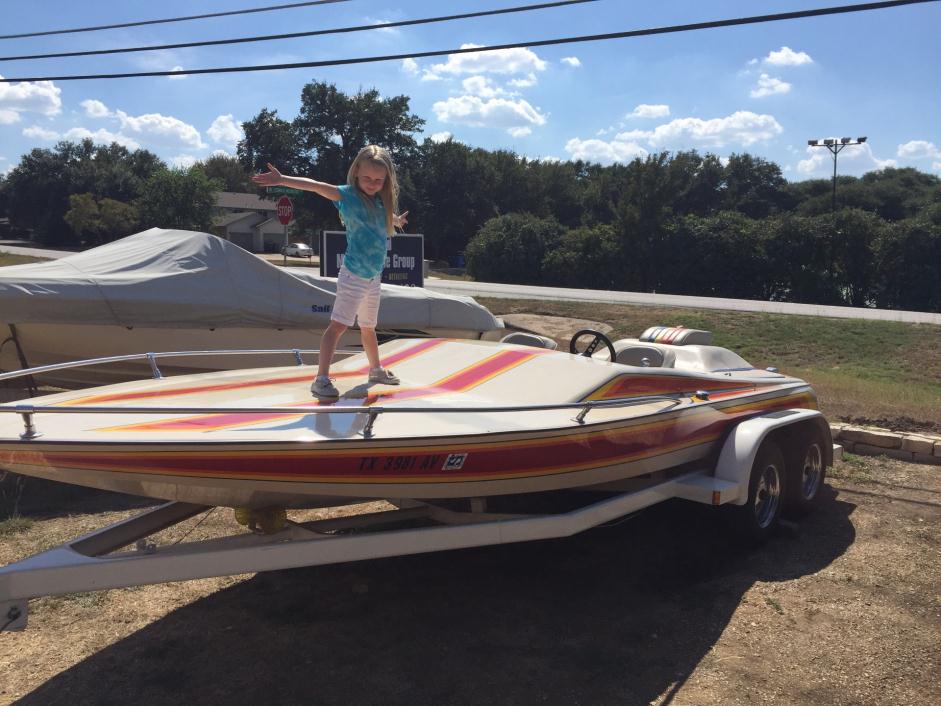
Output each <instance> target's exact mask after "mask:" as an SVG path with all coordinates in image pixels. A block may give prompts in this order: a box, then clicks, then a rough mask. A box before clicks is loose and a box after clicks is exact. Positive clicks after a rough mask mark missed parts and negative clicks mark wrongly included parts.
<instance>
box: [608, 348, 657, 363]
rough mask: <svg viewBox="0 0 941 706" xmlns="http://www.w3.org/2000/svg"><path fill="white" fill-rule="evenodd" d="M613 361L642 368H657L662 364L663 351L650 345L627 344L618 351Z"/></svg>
mask: <svg viewBox="0 0 941 706" xmlns="http://www.w3.org/2000/svg"><path fill="white" fill-rule="evenodd" d="M615 362H618V363H621V364H622V365H636V366H638V367H642V368H659V367H661V366H663V353H662V352H661V351H659V350H657V349H656V348H651V347H650V346H628V347H627V348H623V349H621V350H619V351H618V355H617V358H615Z"/></svg>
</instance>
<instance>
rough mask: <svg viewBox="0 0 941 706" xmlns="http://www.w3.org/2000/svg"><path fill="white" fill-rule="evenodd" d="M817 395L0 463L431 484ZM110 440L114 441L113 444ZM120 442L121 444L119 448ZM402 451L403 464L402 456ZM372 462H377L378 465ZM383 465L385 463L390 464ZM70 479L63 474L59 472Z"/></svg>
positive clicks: (577, 467) (673, 442) (718, 421)
mask: <svg viewBox="0 0 941 706" xmlns="http://www.w3.org/2000/svg"><path fill="white" fill-rule="evenodd" d="M813 406H814V399H813V395H812V393H810V392H807V391H801V392H797V393H794V394H790V395H782V396H778V397H774V398H770V399H763V400H743V401H741V403H739V404H733V403H726V404H725V406H723V407H720V408H716V407H714V406H712V405H705V404H704V405H701V406H697V407H694V408H691V409H688V410H686V411H682V412H678V413H672V414H666V415H664V417H662V418H661V417H655V418H653V419H652V420H651V419H648V420H637V421H635V422H628V423H604V424H601V425H599V426H598V428H595V429H591V428H589V429H584V428H581V427H576V428H572V429H566V430H564V431H562V432H561V433H554V434H553V433H546V432H539V433H533V434H532V435H531V436H530V437H529V438H519V437H520V435H519V434H516V433H514V434H513V436H514V437H515V438H513V439H508V440H500V439H499V438H496V439H495V437H494V436H492V435H491V436H488V437H479V436H477V437H462V438H457V439H454V440H451V441H448V442H446V443H441V444H422V445H419V446H392V447H390V446H389V445H388V443H387V442H374V443H371V442H365V441H363V442H341V443H339V444H336V443H330V442H319V443H317V444H315V445H312V446H310V447H309V448H304V449H301V450H297V449H293V448H284V447H281V448H279V449H273V450H257V449H251V448H244V447H250V446H251V445H250V444H246V445H244V447H243V448H238V449H231V448H230V449H229V450H222V451H214V450H211V449H208V448H207V447H210V446H212V444H204V445H198V446H197V445H194V448H192V449H186V448H184V449H183V450H179V447H177V448H178V450H175V451H166V452H162V451H155V450H154V449H153V447H149V448H141V447H140V445H138V444H134V445H128V451H127V452H122V451H121V448H120V447H121V445H120V444H89V445H88V447H87V448H86V449H83V450H81V451H74V450H66V449H63V450H61V451H59V450H56V448H55V447H50V448H46V449H39V448H35V449H34V450H32V451H30V452H28V455H29V456H31V457H32V460H31V461H29V460H27V459H26V458H25V456H26V455H27V454H26V453H23V456H24V458H19V459H18V458H17V456H18V454H19V453H22V452H18V451H8V452H2V451H0V463H3V464H7V465H13V464H16V463H24V464H25V463H32V465H44V466H51V467H55V468H60V469H75V470H96V471H104V472H109V471H110V472H115V473H119V472H120V473H142V474H153V475H163V476H169V477H199V478H218V479H229V480H249V481H293V482H303V483H312V484H316V483H336V482H341V483H348V484H361V485H369V484H377V483H383V484H402V485H407V484H431V483H463V482H472V481H481V480H503V479H515V478H531V477H537V476H549V475H555V474H559V473H572V472H577V471H582V470H587V469H592V468H602V467H606V466H613V465H617V464H624V463H629V462H632V461H638V460H642V459H646V458H653V457H656V456H660V455H663V454H666V453H669V452H672V451H676V450H680V449H685V448H691V447H695V446H699V445H704V444H706V445H708V444H711V443H713V442H716V441H718V440H719V439H721V438H722V436H723V435H724V433H725V432H726V430H727V429H728V428H729V427H730V426H731V425H732V424H734V423H736V422H739V421H741V420H743V419H745V418H747V417H751V416H754V415H756V414H762V413H767V412H771V411H775V410H779V409H790V408H794V407H813ZM108 446H111V447H112V449H111V450H110V451H109V450H108V449H107V447H108ZM115 447H117V448H115ZM452 454H467V457H466V460H465V461H464V463H463V465H462V466H461V467H460V468H459V469H456V470H453V471H446V472H445V471H443V466H444V464H445V461H446V459H447V458H448V456H449V455H452ZM401 459H406V462H400V460H401ZM376 464H378V465H379V467H378V468H377V467H376ZM386 466H388V468H387V467H386ZM63 480H67V478H63Z"/></svg>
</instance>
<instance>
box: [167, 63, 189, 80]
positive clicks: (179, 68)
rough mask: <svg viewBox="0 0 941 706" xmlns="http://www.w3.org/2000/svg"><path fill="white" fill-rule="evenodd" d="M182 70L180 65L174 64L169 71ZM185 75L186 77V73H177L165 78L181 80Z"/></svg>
mask: <svg viewBox="0 0 941 706" xmlns="http://www.w3.org/2000/svg"><path fill="white" fill-rule="evenodd" d="M182 70H183V67H182V66H174V67H173V68H172V69H170V71H182ZM186 77H187V75H186V74H177V75H176V76H167V78H168V79H170V80H171V81H182V80H183V79H185V78H186Z"/></svg>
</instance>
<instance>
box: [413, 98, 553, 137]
mask: <svg viewBox="0 0 941 706" xmlns="http://www.w3.org/2000/svg"><path fill="white" fill-rule="evenodd" d="M431 108H432V110H434V111H435V115H436V116H437V118H438V120H440V121H441V122H444V123H449V122H451V123H459V124H463V125H471V126H473V127H496V128H503V129H507V130H509V129H511V128H519V127H531V126H533V125H544V124H545V122H546V119H545V117H544V116H543V115H542V114H541V113H540V112H539V111H538V110H537V109H536V108H534V107H533V106H531V105H530V104H529V103H528V102H527V101H525V100H523V99H520V100H516V101H514V100H508V99H506V98H491V99H489V100H486V101H485V100H483V99H482V98H480V97H479V96H457V97H454V98H448V99H447V100H444V101H438V102H437V103H435V104H434V105H433V106H431Z"/></svg>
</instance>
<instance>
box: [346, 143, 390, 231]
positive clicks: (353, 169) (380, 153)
mask: <svg viewBox="0 0 941 706" xmlns="http://www.w3.org/2000/svg"><path fill="white" fill-rule="evenodd" d="M364 162H369V163H370V164H372V165H373V166H376V167H383V168H385V170H386V180H385V183H383V185H382V190H381V191H380V192H379V196H380V198H381V199H382V206H383V208H384V209H385V212H386V233H389V234H392V233H393V232H395V227H394V226H393V224H392V218H393V216H395V212H396V211H398V209H399V182H398V180H397V179H396V178H395V165H393V164H392V157H391V156H390V155H389V152H388V150H386V149H384V148H382V147H377V146H376V145H366V146H365V147H363V149H361V150H360V151H359V154H358V155H356V159H354V160H353V164H351V165H350V171H349V172H347V175H346V183H347V184H349V185H350V186H352V187H355V188H356V190H357V191H359V184H357V182H356V177H357V176H358V175H359V168H360V166H361V165H362V164H363V163H364ZM359 193H360V195H361V196H363V193H362V192H361V191H360V192H359ZM364 200H365V201H366V203H367V204H368V205H369V207H370V208H371V207H372V205H373V204H372V202H371V200H370V199H364Z"/></svg>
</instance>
